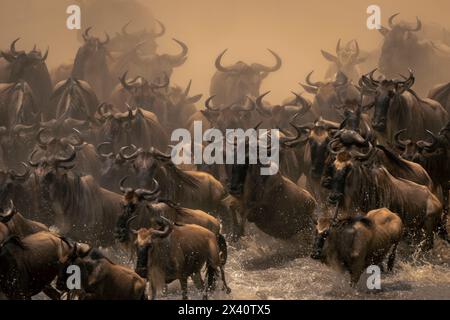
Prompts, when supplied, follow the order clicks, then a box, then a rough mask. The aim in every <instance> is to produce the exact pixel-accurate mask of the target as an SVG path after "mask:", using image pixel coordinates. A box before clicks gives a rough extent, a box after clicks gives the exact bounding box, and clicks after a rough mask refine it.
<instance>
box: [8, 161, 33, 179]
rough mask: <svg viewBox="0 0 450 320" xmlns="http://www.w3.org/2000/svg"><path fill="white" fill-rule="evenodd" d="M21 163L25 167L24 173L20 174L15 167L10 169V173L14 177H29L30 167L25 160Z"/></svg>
mask: <svg viewBox="0 0 450 320" xmlns="http://www.w3.org/2000/svg"><path fill="white" fill-rule="evenodd" d="M20 164H21V165H22V166H23V167H24V168H25V172H24V173H22V174H18V173H17V172H16V171H15V170H13V169H11V170H9V174H10V175H11V176H13V178H14V179H24V178H27V177H28V176H29V174H30V167H28V166H27V164H26V163H25V162H21V163H20Z"/></svg>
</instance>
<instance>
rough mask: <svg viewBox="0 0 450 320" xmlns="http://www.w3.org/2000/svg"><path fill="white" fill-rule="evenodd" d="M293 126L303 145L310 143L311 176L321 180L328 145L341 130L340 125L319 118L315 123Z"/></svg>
mask: <svg viewBox="0 0 450 320" xmlns="http://www.w3.org/2000/svg"><path fill="white" fill-rule="evenodd" d="M293 126H294V127H295V129H296V131H297V132H298V134H299V136H300V137H302V139H303V143H306V142H307V143H308V147H309V152H310V157H311V168H310V173H311V176H312V177H313V178H320V177H321V176H322V172H323V170H324V166H325V161H326V159H327V158H328V154H329V153H328V144H329V143H330V141H331V140H332V139H333V137H334V135H335V133H336V132H337V130H338V129H339V124H338V123H336V122H332V121H327V120H324V119H322V118H319V119H318V120H316V121H315V122H314V123H308V124H305V125H302V126H297V125H293Z"/></svg>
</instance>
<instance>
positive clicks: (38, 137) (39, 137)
mask: <svg viewBox="0 0 450 320" xmlns="http://www.w3.org/2000/svg"><path fill="white" fill-rule="evenodd" d="M47 130H48V129H47V128H41V129H39V131H38V133H37V134H36V141H37V143H38V145H39V147H40V148H41V149H45V148H46V147H47V144H48V142H45V141H44V140H42V134H43V133H44V132H45V131H47Z"/></svg>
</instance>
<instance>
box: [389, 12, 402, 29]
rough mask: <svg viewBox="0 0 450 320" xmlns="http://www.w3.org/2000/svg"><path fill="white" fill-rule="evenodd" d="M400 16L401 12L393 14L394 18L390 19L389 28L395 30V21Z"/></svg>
mask: <svg viewBox="0 0 450 320" xmlns="http://www.w3.org/2000/svg"><path fill="white" fill-rule="evenodd" d="M399 14H400V12H398V13H396V14H393V15H392V16H390V17H389V20H388V23H389V28H391V29H393V28H394V27H395V25H394V19H395V17H396V16H398V15H399Z"/></svg>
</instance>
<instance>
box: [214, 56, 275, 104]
mask: <svg viewBox="0 0 450 320" xmlns="http://www.w3.org/2000/svg"><path fill="white" fill-rule="evenodd" d="M226 51H227V50H225V51H223V52H222V53H221V54H220V55H219V56H218V57H217V59H216V62H215V66H216V69H217V71H218V72H216V74H215V75H214V77H213V79H212V80H211V87H210V95H215V96H216V99H217V101H218V103H219V104H226V105H228V104H230V103H234V102H240V103H244V100H245V98H246V96H248V95H250V96H252V97H257V96H259V94H260V93H259V90H260V87H261V83H262V81H263V80H264V78H266V77H267V76H268V75H269V73H271V72H275V71H278V70H279V69H280V68H281V64H282V61H281V58H280V57H279V56H278V55H277V54H276V53H275V52H273V51H271V50H269V52H270V53H271V54H272V55H273V56H274V57H275V60H276V62H275V65H274V66H272V67H269V66H265V65H262V64H259V63H253V64H251V65H248V64H247V63H245V62H242V61H238V62H236V63H235V64H233V65H230V66H224V65H223V64H222V58H223V56H224V54H225V52H226Z"/></svg>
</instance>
